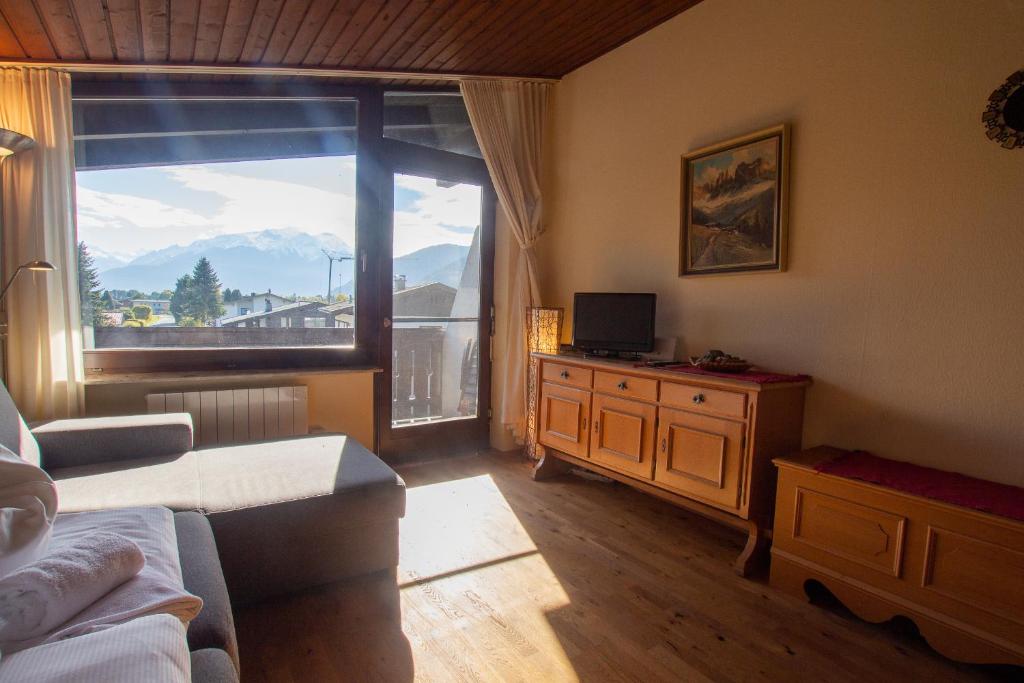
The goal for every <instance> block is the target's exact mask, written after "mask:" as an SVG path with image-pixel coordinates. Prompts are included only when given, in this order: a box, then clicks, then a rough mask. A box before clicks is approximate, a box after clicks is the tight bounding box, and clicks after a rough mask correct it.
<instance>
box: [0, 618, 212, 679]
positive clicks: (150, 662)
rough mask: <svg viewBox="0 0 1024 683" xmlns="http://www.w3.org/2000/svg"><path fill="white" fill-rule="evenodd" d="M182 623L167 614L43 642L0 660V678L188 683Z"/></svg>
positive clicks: (187, 657) (187, 665)
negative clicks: (73, 636)
mask: <svg viewBox="0 0 1024 683" xmlns="http://www.w3.org/2000/svg"><path fill="white" fill-rule="evenodd" d="M190 680H192V668H191V662H190V661H189V654H188V645H187V644H186V642H185V626H184V625H183V624H182V623H181V622H180V621H179V620H177V619H175V618H174V617H172V616H170V615H167V614H155V615H153V616H149V617H142V618H141V619H134V620H132V621H129V622H128V623H126V624H120V625H118V626H113V627H111V628H108V629H106V630H103V631H98V632H96V633H90V634H88V635H84V636H81V637H80V638H71V639H69V640H62V641H60V642H57V643H47V644H46V645H40V646H39V647H34V648H32V649H31V650H25V651H24V652H19V653H17V654H14V655H10V656H6V655H5V656H4V658H3V659H2V660H0V683H22V682H24V681H32V683H140V682H142V681H145V683H186V682H187V681H190Z"/></svg>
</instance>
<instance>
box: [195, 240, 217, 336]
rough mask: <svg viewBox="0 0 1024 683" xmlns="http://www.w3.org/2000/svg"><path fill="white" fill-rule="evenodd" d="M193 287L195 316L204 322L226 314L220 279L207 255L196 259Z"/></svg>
mask: <svg viewBox="0 0 1024 683" xmlns="http://www.w3.org/2000/svg"><path fill="white" fill-rule="evenodd" d="M192 288H193V290H194V292H195V293H194V300H195V304H196V310H195V315H194V317H195V318H196V319H197V320H202V321H203V322H204V323H210V322H212V321H213V320H214V319H216V318H219V317H220V316H222V315H224V305H223V303H222V300H221V294H220V279H219V278H218V277H217V273H216V272H215V271H214V270H213V266H212V265H210V261H209V259H207V258H206V257H205V256H203V257H201V258H200V259H199V260H198V261H196V266H195V268H193V269H192Z"/></svg>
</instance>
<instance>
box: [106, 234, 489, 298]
mask: <svg viewBox="0 0 1024 683" xmlns="http://www.w3.org/2000/svg"><path fill="white" fill-rule="evenodd" d="M325 249H326V250H327V251H328V252H330V253H331V254H332V255H334V256H352V254H353V250H352V247H351V246H350V245H349V244H347V243H346V242H345V241H344V240H342V239H341V238H339V237H338V236H336V235H332V234H330V233H321V234H319V235H310V234H308V233H304V232H298V231H295V230H263V231H261V232H250V233H240V234H231V235H219V236H217V237H213V238H210V239H202V240H196V241H195V242H192V243H191V244H187V245H185V246H172V247H167V248H164V249H158V250H156V251H152V252H148V253H146V254H143V255H141V256H138V257H137V258H135V259H133V260H132V261H131V262H129V263H127V264H124V265H117V264H115V265H114V267H110V268H104V267H102V266H100V265H99V263H97V266H98V268H97V270H99V275H100V283H101V287H103V288H104V289H124V290H128V289H137V290H139V291H141V292H152V291H161V290H164V289H174V283H175V282H176V281H177V279H178V278H179V277H181V276H182V275H184V274H185V273H190V272H192V268H193V266H194V265H195V262H196V261H197V260H198V259H199V258H200V257H201V256H205V257H206V258H208V259H209V260H210V263H211V264H212V265H213V269H214V270H215V271H216V272H217V276H218V277H219V278H220V281H221V285H222V286H223V287H224V288H229V287H230V288H232V289H239V290H241V291H242V292H243V293H249V292H265V291H267V290H268V289H269V290H270V291H273V292H276V293H279V294H281V295H284V296H288V295H292V294H298V295H300V296H301V295H307V296H308V295H312V294H320V293H323V292H324V291H325V290H326V288H327V263H328V262H327V257H326V256H325V255H324V253H323V250H325ZM90 251H91V249H90ZM468 253H469V247H465V246H460V245H456V244H439V245H434V246H431V247H427V248H425V249H420V250H419V251H416V252H413V253H411V254H407V255H405V256H402V257H399V258H398V259H395V264H394V270H395V273H396V274H399V275H405V276H406V281H407V283H408V286H410V287H412V286H415V285H418V284H426V283H428V282H443V283H445V284H448V285H451V286H453V287H457V286H458V282H459V277H460V276H461V273H462V264H463V263H465V260H466V255H467V254H468ZM352 268H353V261H344V262H342V263H340V264H339V263H338V262H335V263H334V265H333V268H332V280H333V281H334V286H333V288H332V291H333V292H334V293H339V292H344V293H346V294H351V293H352V273H353V269H352Z"/></svg>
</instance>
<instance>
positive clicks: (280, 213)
mask: <svg viewBox="0 0 1024 683" xmlns="http://www.w3.org/2000/svg"><path fill="white" fill-rule="evenodd" d="M169 175H170V176H171V177H172V178H173V179H174V180H176V181H178V182H180V183H181V184H182V185H184V186H185V187H186V188H189V189H192V190H201V191H203V192H215V193H217V194H218V195H220V196H221V197H223V199H224V204H223V205H222V206H221V207H220V209H219V210H218V211H217V212H216V213H215V214H214V215H213V216H212V221H213V223H215V224H216V230H215V231H216V234H227V233H243V232H253V231H259V230H264V229H268V228H274V229H279V228H292V229H295V230H299V231H301V232H306V233H309V234H312V235H318V234H320V233H324V232H330V233H333V234H336V235H338V236H340V237H341V238H342V239H344V240H346V241H347V242H349V243H351V242H352V241H353V238H354V234H355V197H353V196H352V195H350V194H346V193H343V192H341V191H338V192H329V191H327V190H322V189H319V188H316V187H309V186H307V185H301V184H298V183H292V182H288V181H286V180H268V179H265V178H253V177H249V176H245V175H240V174H237V173H232V172H230V171H228V170H222V169H219V168H210V167H208V166H178V167H175V168H173V169H171V170H170V171H169Z"/></svg>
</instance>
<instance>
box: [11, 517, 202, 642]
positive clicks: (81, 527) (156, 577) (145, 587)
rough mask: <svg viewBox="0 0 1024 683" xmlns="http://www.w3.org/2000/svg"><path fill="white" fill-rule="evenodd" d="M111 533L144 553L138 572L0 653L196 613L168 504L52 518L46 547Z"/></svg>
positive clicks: (56, 550) (56, 547)
mask: <svg viewBox="0 0 1024 683" xmlns="http://www.w3.org/2000/svg"><path fill="white" fill-rule="evenodd" d="M100 531H104V532H111V533H115V534H119V535H121V536H124V537H125V538H128V539H130V540H131V541H133V542H134V543H135V544H136V545H138V547H139V548H140V549H141V550H142V553H143V555H145V558H146V563H145V566H144V567H143V568H142V570H141V571H140V572H139V573H138V574H136V575H135V576H133V577H132V578H130V579H128V580H127V581H125V582H124V583H122V584H121V585H119V586H117V587H116V588H114V589H113V590H112V591H110V592H109V593H107V594H106V595H104V596H103V597H102V598H100V599H99V600H97V601H96V602H93V603H92V604H90V605H89V606H87V607H85V608H84V609H83V610H82V611H80V612H78V613H77V614H75V615H74V616H73V617H71V619H69V620H68V621H66V622H65V623H63V624H62V625H61V626H59V627H58V628H57V629H56V630H53V631H50V632H49V633H47V634H45V635H43V636H39V637H33V638H28V639H25V640H21V641H18V642H14V643H6V644H5V647H4V649H3V655H4V656H7V655H8V654H9V653H12V652H17V651H20V650H23V649H25V648H29V647H33V646H36V645H39V644H40V643H51V642H54V641H57V640H62V639H65V638H71V637H73V636H80V635H83V634H86V633H92V632H94V631H97V630H101V629H105V628H109V627H110V626H112V625H115V624H120V623H123V622H126V621H129V620H131V619H135V618H138V617H141V616H146V615H151V614H170V615H173V616H174V617H177V618H178V620H180V621H181V622H182V623H183V624H187V623H188V622H189V621H191V620H192V619H194V618H195V617H196V615H198V614H199V610H200V609H202V606H203V601H202V600H201V599H200V598H198V597H196V596H195V595H192V594H191V593H188V592H187V591H185V589H184V584H183V582H182V577H181V563H180V560H179V558H178V545H177V535H176V533H175V531H174V517H173V514H172V513H171V511H170V510H168V509H167V508H158V507H151V508H126V509H123V510H102V511H98V512H80V513H75V514H65V515H60V516H58V517H57V520H56V522H55V523H54V526H53V538H52V540H51V545H50V550H51V552H52V553H59V552H61V551H62V550H63V549H66V548H69V547H71V546H73V545H74V544H75V543H77V542H78V541H79V540H80V539H81V538H83V537H85V536H88V535H92V534H96V533H97V532H100Z"/></svg>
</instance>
